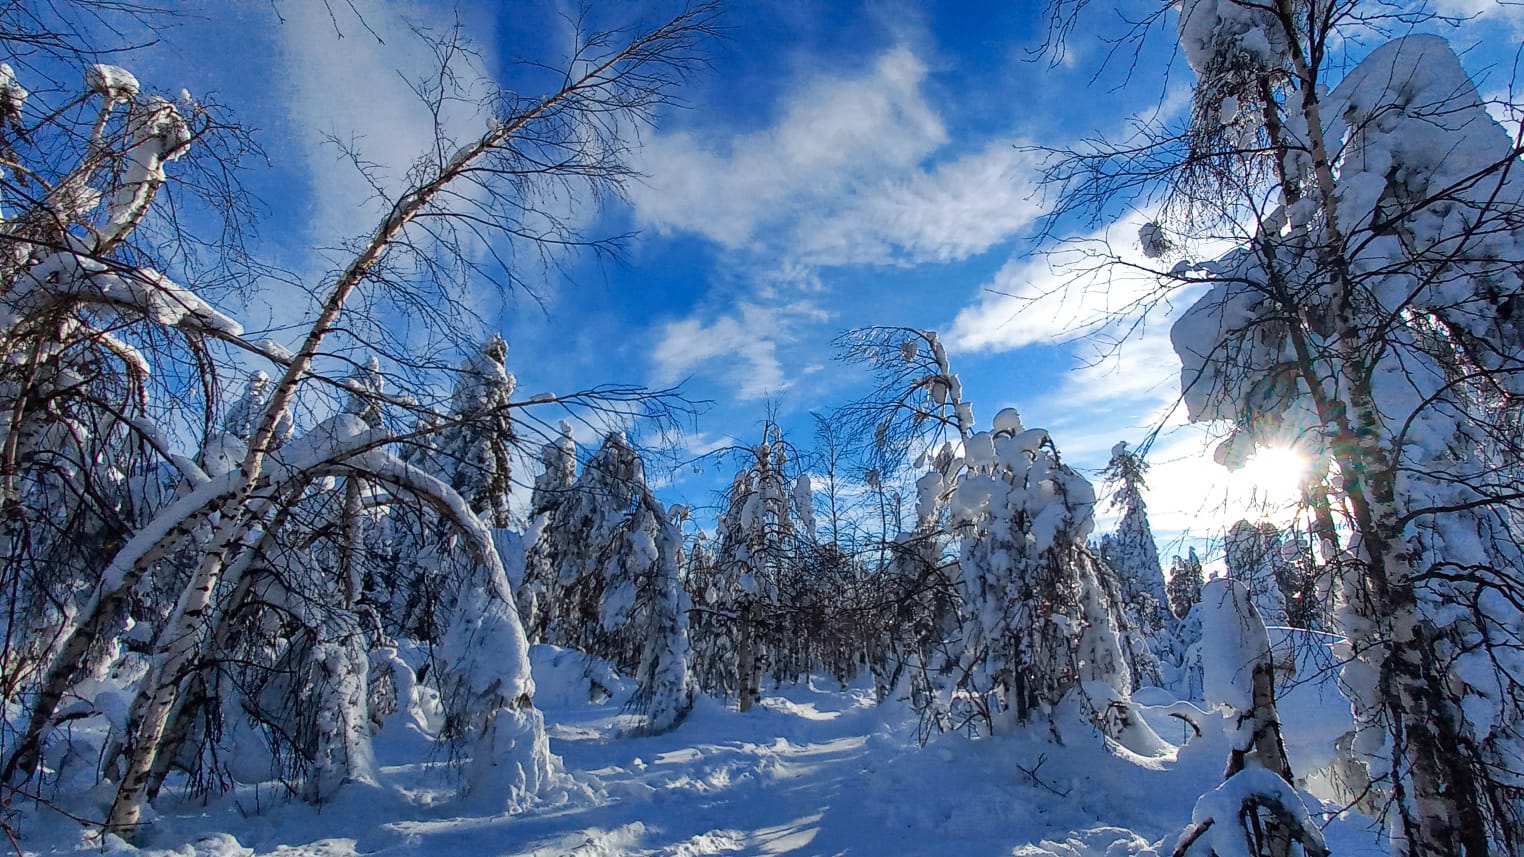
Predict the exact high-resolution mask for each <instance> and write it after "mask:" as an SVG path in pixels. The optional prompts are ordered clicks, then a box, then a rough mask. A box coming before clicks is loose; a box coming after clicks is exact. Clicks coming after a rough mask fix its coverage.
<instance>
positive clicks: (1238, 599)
mask: <svg viewBox="0 0 1524 857" xmlns="http://www.w3.org/2000/svg"><path fill="white" fill-rule="evenodd" d="M1196 612H1199V613H1200V614H1201V619H1202V639H1203V642H1204V651H1205V652H1206V654H1205V656H1204V658H1203V660H1204V664H1203V666H1204V679H1205V682H1204V687H1205V692H1206V702H1207V704H1208V705H1209V706H1211V707H1212V708H1214V709H1222V710H1224V711H1225V713H1226V716H1227V718H1228V720H1227V723H1226V730H1227V733H1228V745H1229V755H1228V764H1227V770H1226V774H1225V776H1226V779H1225V781H1224V782H1223V784H1222V785H1221V786H1219V787H1218V788H1216V789H1214V790H1213V791H1211V792H1208V793H1207V794H1204V795H1202V796H1201V798H1200V799H1199V800H1198V801H1197V802H1196V807H1195V809H1194V811H1193V812H1192V814H1191V826H1190V827H1189V828H1188V829H1187V830H1186V831H1185V832H1183V833H1182V834H1181V836H1180V839H1179V841H1178V842H1177V843H1176V846H1175V849H1174V852H1173V853H1174V854H1175V855H1180V857H1184V855H1189V854H1197V853H1199V854H1214V855H1219V857H1220V855H1225V854H1249V855H1255V857H1291V855H1292V854H1293V851H1292V845H1293V843H1295V844H1297V845H1299V846H1300V848H1301V853H1302V854H1303V855H1305V857H1321V855H1327V854H1328V849H1327V847H1326V846H1325V845H1324V843H1323V831H1322V828H1321V827H1320V826H1319V825H1318V824H1316V823H1315V822H1314V821H1313V820H1312V817H1311V814H1310V813H1309V812H1308V811H1307V807H1306V805H1305V804H1303V802H1302V798H1301V796H1300V795H1299V794H1297V791H1296V789H1295V788H1294V787H1293V786H1292V782H1293V778H1292V773H1291V765H1290V763H1289V762H1288V761H1287V758H1286V747H1285V744H1284V742H1283V741H1282V738H1281V724H1280V718H1279V715H1278V714H1277V713H1276V708H1275V678H1274V674H1275V663H1274V658H1273V656H1272V655H1271V651H1270V636H1269V634H1268V633H1267V631H1266V630H1265V623H1264V621H1263V620H1262V619H1261V618H1260V615H1259V611H1258V610H1256V609H1255V607H1254V600H1253V596H1252V595H1251V594H1250V592H1249V591H1248V590H1247V589H1246V588H1245V587H1244V586H1243V584H1242V583H1240V582H1238V581H1236V580H1231V579H1226V578H1218V579H1215V580H1213V581H1211V582H1210V583H1208V584H1207V585H1206V586H1205V587H1204V588H1203V589H1202V593H1201V603H1200V604H1199V605H1198V607H1197V611H1196Z"/></svg>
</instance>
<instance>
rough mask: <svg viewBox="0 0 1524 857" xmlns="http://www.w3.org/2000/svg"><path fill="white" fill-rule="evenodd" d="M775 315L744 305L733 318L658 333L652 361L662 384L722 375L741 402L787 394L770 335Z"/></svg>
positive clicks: (676, 325) (678, 324) (685, 322)
mask: <svg viewBox="0 0 1524 857" xmlns="http://www.w3.org/2000/svg"><path fill="white" fill-rule="evenodd" d="M771 315H772V313H771V312H769V311H768V310H767V309H766V308H764V307H761V306H758V305H757V304H742V305H741V306H739V307H738V308H737V312H736V313H735V314H733V315H722V316H719V317H716V318H714V319H712V320H709V321H704V320H701V319H699V318H686V319H681V320H679V321H673V322H668V323H667V324H666V325H664V326H663V327H662V329H661V331H660V333H659V337H660V341H659V342H658V343H657V346H656V351H655V354H654V355H653V359H654V360H655V362H656V376H657V378H658V379H659V380H660V382H661V383H663V384H672V383H676V382H679V381H682V380H683V379H684V378H686V377H687V376H689V375H692V374H695V373H702V374H706V375H709V374H718V375H720V376H721V377H723V378H725V379H726V380H728V381H729V382H730V383H731V384H733V385H734V389H735V395H736V397H737V398H739V399H760V398H766V397H767V396H769V395H771V394H773V393H780V392H782V391H783V390H785V389H787V388H788V386H789V382H788V381H787V380H786V379H785V378H784V375H783V365H782V363H780V362H779V360H778V347H777V344H776V343H775V342H774V341H773V340H772V339H770V338H769V336H768V334H769V333H770V332H771V330H772V329H773V328H774V327H775V325H774V324H773V323H772V318H771Z"/></svg>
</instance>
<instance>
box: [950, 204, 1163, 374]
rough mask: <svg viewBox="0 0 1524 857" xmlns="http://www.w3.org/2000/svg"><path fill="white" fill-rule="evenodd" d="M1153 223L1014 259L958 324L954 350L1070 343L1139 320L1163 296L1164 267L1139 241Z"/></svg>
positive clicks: (1131, 221) (1120, 226) (1127, 223)
mask: <svg viewBox="0 0 1524 857" xmlns="http://www.w3.org/2000/svg"><path fill="white" fill-rule="evenodd" d="M1146 219H1147V218H1146V217H1144V216H1143V215H1133V216H1131V217H1128V218H1125V219H1124V220H1122V221H1121V222H1120V223H1117V224H1114V225H1112V226H1109V227H1107V228H1105V229H1102V230H1100V231H1098V232H1095V233H1093V234H1091V235H1088V236H1085V237H1083V238H1080V239H1076V240H1074V241H1072V242H1070V243H1069V244H1068V245H1066V246H1065V247H1063V248H1061V249H1059V250H1057V251H1055V252H1053V253H1049V254H1047V255H1037V256H1016V257H1012V258H1011V260H1010V261H1008V262H1006V264H1005V265H1004V267H1002V268H1001V269H1000V270H999V271H997V272H996V273H995V276H994V277H993V278H992V279H991V280H990V282H988V283H985V284H984V285H983V286H982V287H980V290H979V295H978V297H977V298H976V299H975V300H974V302H973V303H972V304H970V305H969V306H966V307H964V308H963V309H962V310H961V311H960V312H959V313H958V314H957V316H956V317H955V318H954V319H953V322H952V325H951V327H950V328H949V329H948V333H947V341H948V343H949V346H950V347H952V348H954V349H956V350H958V351H984V352H996V351H1009V350H1013V349H1016V348H1021V347H1022V346H1025V345H1034V344H1039V343H1054V342H1064V341H1069V340H1072V339H1077V338H1079V337H1081V336H1084V335H1088V334H1093V333H1095V332H1096V331H1097V330H1100V329H1102V328H1104V327H1106V326H1107V325H1108V324H1111V323H1113V322H1115V321H1116V320H1117V319H1118V318H1119V317H1121V316H1124V315H1126V314H1127V313H1133V314H1134V315H1136V314H1137V312H1138V311H1139V310H1140V309H1142V308H1144V307H1145V306H1146V305H1147V304H1148V303H1149V301H1150V300H1151V299H1152V298H1153V297H1155V296H1157V295H1159V294H1160V284H1159V280H1158V278H1157V277H1155V276H1151V275H1150V274H1149V273H1148V269H1149V268H1150V267H1155V266H1156V265H1157V263H1155V262H1152V261H1151V260H1148V259H1145V258H1144V257H1143V253H1142V249H1141V248H1140V247H1139V245H1138V240H1137V234H1138V227H1139V226H1141V225H1142V224H1143V223H1144V222H1145V221H1146ZM1117 262H1120V263H1121V264H1117ZM1133 266H1137V267H1133Z"/></svg>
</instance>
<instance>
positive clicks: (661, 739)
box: [26, 650, 1381, 857]
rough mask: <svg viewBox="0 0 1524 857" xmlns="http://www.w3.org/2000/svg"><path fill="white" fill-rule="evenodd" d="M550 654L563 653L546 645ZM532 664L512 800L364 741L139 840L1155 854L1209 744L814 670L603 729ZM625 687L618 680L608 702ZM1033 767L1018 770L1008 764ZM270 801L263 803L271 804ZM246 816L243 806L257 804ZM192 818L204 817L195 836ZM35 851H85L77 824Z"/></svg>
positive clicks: (160, 848)
mask: <svg viewBox="0 0 1524 857" xmlns="http://www.w3.org/2000/svg"><path fill="white" fill-rule="evenodd" d="M561 651H563V652H564V650H561ZM566 654H569V655H574V656H575V658H576V660H574V661H573V660H568V659H567V658H566V657H563V656H558V655H555V654H554V653H552V657H551V658H550V659H549V660H548V661H547V659H546V658H545V657H544V656H543V655H544V653H543V652H541V653H540V655H541V656H540V657H537V658H536V663H535V672H536V681H537V684H538V685H539V687H540V692H539V693H538V694H537V697H536V701H537V703H538V704H539V705H540V707H541V709H542V711H543V712H544V714H545V717H546V724H547V728H548V731H549V734H550V737H551V747H552V751H553V752H554V753H556V754H557V755H558V756H560V757H561V759H562V763H563V764H562V769H563V770H564V772H565V775H566V776H565V779H564V781H563V782H562V783H561V785H560V786H559V787H558V788H557V789H555V790H553V793H552V794H551V795H548V796H547V799H546V800H544V801H543V802H541V803H539V804H536V805H533V806H529V807H525V808H523V810H522V811H520V812H517V813H504V812H503V811H502V807H500V806H492V805H489V804H487V803H486V802H485V801H483V802H482V803H481V804H478V805H475V806H473V805H471V804H470V803H469V802H464V803H463V802H462V801H461V800H460V799H459V798H458V797H457V796H456V791H455V783H456V782H457V780H455V779H454V777H453V774H452V772H451V771H450V769H449V767H448V766H447V765H445V764H444V763H443V762H442V761H439V760H437V759H436V760H435V761H433V762H429V763H425V764H419V763H418V762H417V760H418V759H420V758H427V757H428V744H427V743H426V741H425V742H421V743H413V744H410V743H409V742H408V741H405V740H401V741H399V740H396V738H395V736H394V737H393V739H392V740H390V741H388V742H383V743H381V744H378V758H379V760H380V761H381V763H382V769H381V782H380V783H379V784H378V785H377V786H374V787H367V786H360V785H356V784H351V785H349V786H347V787H346V788H345V789H343V790H341V792H340V793H339V794H338V795H337V796H336V799H335V800H334V801H333V802H332V803H330V804H328V805H326V806H323V807H321V808H314V807H311V806H308V805H305V804H302V803H300V802H288V801H285V800H284V799H283V798H282V797H281V796H279V795H272V793H271V792H269V791H266V792H264V793H262V795H260V796H258V797H256V795H255V793H253V792H251V791H249V790H247V789H241V790H239V791H237V792H234V793H230V794H228V795H226V796H224V797H222V798H220V799H218V800H217V801H214V802H213V804H212V805H211V806H209V807H203V806H200V805H198V804H185V805H182V806H181V807H179V808H176V807H174V806H166V807H164V814H163V815H161V816H160V817H158V818H157V819H156V820H155V821H154V822H153V827H152V829H151V830H150V832H149V836H148V841H147V843H146V847H144V848H143V849H142V850H141V851H137V850H134V849H130V848H128V847H127V846H125V845H123V844H121V843H120V840H116V841H115V842H114V843H113V844H114V845H116V846H117V847H115V848H110V847H108V848H107V849H105V852H106V853H116V854H123V855H127V854H133V855H139V854H162V855H176V857H253V855H261V856H263V855H269V857H352V855H362V854H363V855H383V856H384V857H454V856H455V855H460V857H496V855H503V857H508V855H514V857H560V856H561V855H571V857H611V856H612V855H632V857H702V855H837V856H839V857H881V855H956V857H995V855H1015V857H1148V855H1158V854H1167V853H1168V851H1169V847H1170V846H1171V845H1172V844H1173V841H1174V836H1175V834H1176V833H1177V832H1178V831H1179V830H1180V829H1181V828H1182V827H1183V826H1184V824H1185V823H1186V822H1187V821H1188V819H1189V817H1190V810H1191V806H1192V805H1193V803H1194V802H1195V799H1196V797H1197V796H1198V795H1199V794H1200V793H1201V792H1202V791H1204V790H1206V789H1209V788H1211V787H1213V786H1215V785H1216V784H1217V783H1219V782H1220V781H1221V768H1222V760H1223V758H1225V752H1224V750H1225V747H1223V746H1218V745H1217V744H1216V743H1214V742H1212V741H1210V740H1208V739H1198V740H1196V741H1193V742H1192V743H1191V744H1189V745H1187V746H1186V747H1184V748H1182V749H1181V750H1180V751H1179V753H1178V754H1176V755H1175V756H1172V757H1162V758H1152V759H1146V758H1139V757H1129V756H1128V755H1127V754H1126V753H1125V751H1118V750H1117V749H1116V748H1114V747H1108V746H1107V745H1106V743H1105V742H1104V740H1103V739H1100V738H1099V736H1097V735H1096V734H1095V733H1094V732H1093V731H1091V730H1089V729H1088V727H1084V728H1082V729H1081V730H1080V731H1078V732H1075V733H1074V734H1069V733H1068V732H1067V731H1066V732H1065V734H1064V735H1063V739H1064V743H1063V745H1062V746H1060V745H1057V744H1055V743H1053V742H1052V740H1050V739H1049V737H1048V736H1047V735H1046V734H1043V735H1031V736H1022V735H1013V736H1005V737H1001V738H996V739H982V740H974V739H969V738H967V737H965V736H961V735H943V736H939V737H938V738H936V739H935V740H934V741H932V742H931V743H930V744H929V745H927V746H926V747H924V748H923V747H920V746H919V745H918V743H917V742H916V740H915V734H916V730H915V727H916V723H915V718H914V715H913V714H912V713H911V712H910V711H908V710H907V709H906V708H905V707H904V706H903V705H901V704H899V703H894V702H891V703H888V704H886V705H882V706H880V705H876V704H875V703H874V702H873V699H872V694H871V692H870V691H868V690H867V689H864V688H850V689H846V690H842V689H840V688H838V687H837V686H835V685H834V683H831V682H829V681H827V680H821V679H816V680H814V681H813V682H810V683H806V684H804V685H801V686H799V687H791V688H782V689H780V690H777V691H775V692H773V693H772V694H771V695H770V696H768V697H766V698H764V699H763V700H762V702H761V703H760V705H759V707H758V708H757V709H756V710H753V711H751V712H748V713H746V714H741V713H739V712H737V711H735V710H733V709H727V708H725V707H723V706H721V705H720V704H718V703H716V702H714V701H712V700H709V699H700V700H699V702H698V705H697V707H696V708H695V710H694V711H693V713H692V714H691V715H690V716H689V718H688V719H687V721H685V722H684V723H683V724H682V726H681V727H680V728H678V729H677V730H676V731H674V732H671V733H669V734H666V735H661V736H656V737H647V738H628V737H619V735H618V732H619V729H620V727H621V726H622V725H624V724H626V723H627V722H628V720H629V718H627V717H626V716H624V715H623V714H622V713H621V710H620V705H619V704H618V702H617V701H614V702H605V703H603V704H592V703H588V702H587V701H586V699H587V689H588V684H587V680H586V678H585V677H584V675H583V668H582V666H581V664H582V663H584V661H583V660H582V659H581V656H579V655H575V653H566ZM625 690H627V688H624V689H623V690H621V691H620V692H619V693H616V700H617V699H622V698H623V693H624V691H625ZM1024 770H1025V771H1030V772H1032V774H1030V775H1029V774H1027V773H1024V772H1023V771H1024ZM272 797H273V800H272ZM256 811H257V812H258V814H257V815H256V814H255V813H256ZM208 831H221V832H217V833H209V832H208ZM53 832H54V833H62V834H63V835H62V836H61V837H60V838H58V839H56V840H55V841H53V842H46V841H44V840H45V839H48V838H49V837H39V838H38V840H37V841H33V842H28V843H26V845H27V848H28V850H32V851H36V852H39V853H47V852H49V851H53V852H55V853H62V852H69V851H74V852H77V853H80V854H81V855H82V854H84V853H86V852H94V853H101V849H100V847H99V843H98V841H96V840H93V839H90V838H88V837H87V836H86V835H85V834H83V833H81V832H80V831H78V829H77V828H74V833H73V834H72V835H71V834H69V833H67V832H66V830H64V829H63V828H54V831H53ZM1328 833H1329V838H1330V845H1331V846H1333V847H1334V850H1335V853H1338V854H1340V855H1349V857H1363V855H1376V854H1380V853H1381V851H1380V850H1379V849H1378V848H1376V847H1375V846H1374V844H1373V836H1372V834H1371V831H1370V829H1369V827H1368V824H1367V823H1366V822H1364V821H1363V820H1362V819H1354V820H1349V821H1340V822H1336V823H1334V824H1333V825H1332V826H1331V827H1330V828H1329V830H1328Z"/></svg>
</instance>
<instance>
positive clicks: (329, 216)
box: [277, 0, 492, 246]
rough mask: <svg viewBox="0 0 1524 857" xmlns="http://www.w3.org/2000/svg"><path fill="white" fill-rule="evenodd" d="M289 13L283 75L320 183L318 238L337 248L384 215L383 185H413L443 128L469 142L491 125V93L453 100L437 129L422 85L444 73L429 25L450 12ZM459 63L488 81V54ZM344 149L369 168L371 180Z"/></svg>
mask: <svg viewBox="0 0 1524 857" xmlns="http://www.w3.org/2000/svg"><path fill="white" fill-rule="evenodd" d="M281 14H282V15H283V16H284V17H285V22H284V23H283V24H282V25H281V26H280V28H279V41H280V50H281V66H280V69H281V70H280V71H278V72H277V74H278V75H280V76H281V77H283V78H285V80H284V81H283V83H284V86H285V90H286V92H288V93H289V96H288V97H287V98H286V99H285V104H286V108H287V111H288V120H289V125H290V127H291V128H293V129H295V134H294V136H295V138H296V142H297V143H298V145H299V151H300V153H301V157H302V158H303V160H304V161H305V162H306V166H307V170H308V175H309V176H310V180H311V186H310V191H311V199H312V204H311V206H310V212H311V214H310V217H309V219H308V222H309V224H310V228H309V234H310V236H311V240H312V243H313V244H314V245H318V246H324V245H332V244H334V243H336V242H337V241H338V240H341V239H344V238H349V237H354V235H355V234H357V233H359V232H363V231H364V230H365V229H366V228H367V227H368V226H369V225H370V224H371V222H372V221H374V220H375V219H376V218H377V217H379V216H380V214H381V213H382V211H383V209H382V201H381V199H380V197H379V196H378V190H379V192H380V193H382V194H385V195H388V196H391V195H395V194H397V193H399V192H401V191H402V190H403V189H404V183H405V181H406V177H407V172H408V169H409V168H410V167H412V165H413V164H414V163H415V162H416V161H417V160H418V158H419V157H420V156H423V155H426V154H428V153H430V152H432V151H434V150H435V147H436V144H437V138H436V130H438V131H442V132H443V133H444V134H445V135H446V136H447V137H449V138H453V139H455V140H464V139H467V138H469V137H473V136H475V135H477V134H478V133H479V132H480V131H481V130H482V129H483V127H484V125H483V122H484V121H485V120H484V114H483V113H482V111H481V108H480V106H479V103H478V101H477V99H478V98H479V97H480V96H481V95H482V93H471V92H465V93H459V95H461V96H464V97H458V98H454V99H451V100H449V101H447V102H446V103H445V104H444V105H443V110H442V111H441V114H440V116H439V120H440V124H439V127H438V128H436V124H435V116H434V114H433V113H432V112H431V111H430V110H429V109H428V107H427V106H426V105H425V104H424V103H423V101H422V100H420V98H419V97H418V94H417V93H416V92H415V91H414V89H413V85H414V84H415V83H416V82H417V81H419V80H423V79H428V78H431V77H432V78H435V79H437V78H438V75H439V59H438V57H437V56H436V55H435V52H434V50H433V48H432V47H431V46H430V44H429V42H428V39H426V38H425V37H424V35H422V32H421V31H420V29H419V26H420V25H421V23H422V22H425V21H428V20H430V19H434V20H438V19H440V17H441V15H442V14H443V15H448V12H445V13H441V12H440V11H439V10H438V9H431V8H429V7H425V6H422V5H418V4H408V3H382V2H379V0H356V2H354V3H332V4H328V3H290V4H283V5H282V6H281ZM446 20H447V21H448V19H446ZM473 23H474V22H473ZM474 38H475V40H476V41H477V42H478V43H479V44H478V47H479V48H485V47H487V46H489V45H490V43H491V41H492V39H491V34H490V33H483V32H480V31H478V32H475V34H474ZM457 62H461V63H463V64H464V67H462V68H459V69H457V71H458V73H459V80H460V81H462V82H465V83H469V82H470V81H472V80H473V79H482V78H485V75H484V74H483V73H482V71H483V67H482V65H481V62H482V58H480V57H474V58H473V57H470V56H462V57H459V58H458V59H457ZM335 141H337V143H338V144H340V145H335ZM341 145H342V146H343V147H349V148H352V149H353V150H354V151H355V152H356V153H357V154H358V156H359V158H360V159H361V160H363V161H364V162H365V163H367V164H368V165H369V168H368V171H369V174H370V177H369V178H367V177H366V176H365V175H363V174H362V173H361V171H360V170H358V169H356V167H355V165H354V163H352V162H351V161H350V160H349V159H348V158H347V157H346V156H345V155H344V153H343V152H342V151H341V148H340V146H341ZM372 181H374V182H375V186H373V185H372V183H371V182H372Z"/></svg>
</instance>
